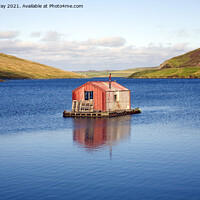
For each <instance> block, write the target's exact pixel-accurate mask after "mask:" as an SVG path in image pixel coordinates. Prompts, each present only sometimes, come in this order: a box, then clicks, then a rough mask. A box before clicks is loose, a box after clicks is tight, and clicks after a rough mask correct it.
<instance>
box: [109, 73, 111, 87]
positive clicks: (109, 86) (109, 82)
mask: <svg viewBox="0 0 200 200" xmlns="http://www.w3.org/2000/svg"><path fill="white" fill-rule="evenodd" d="M109 89H111V73H110V75H109Z"/></svg>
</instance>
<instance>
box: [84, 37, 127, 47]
mask: <svg viewBox="0 0 200 200" xmlns="http://www.w3.org/2000/svg"><path fill="white" fill-rule="evenodd" d="M125 43H126V41H125V39H124V38H122V37H104V38H100V39H94V38H90V39H89V40H87V41H86V44H88V45H95V46H103V47H118V46H123V45H124V44H125Z"/></svg>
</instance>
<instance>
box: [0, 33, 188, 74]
mask: <svg viewBox="0 0 200 200" xmlns="http://www.w3.org/2000/svg"><path fill="white" fill-rule="evenodd" d="M59 35H60V34H59V33H57V32H54V33H53V32H51V33H49V34H47V35H46V36H47V38H49V39H53V38H54V39H56V38H57V40H56V41H52V40H51V41H50V40H46V41H45V40H43V42H41V41H39V42H29V41H22V40H2V41H0V52H3V53H7V54H10V55H14V56H18V57H21V58H24V59H28V60H32V61H36V62H40V63H43V64H47V65H50V66H54V67H58V68H61V69H65V70H89V69H96V70H101V69H126V68H134V67H150V66H159V65H160V64H161V63H162V62H163V61H165V60H167V59H169V58H171V57H174V56H177V55H180V54H183V53H186V52H187V51H188V50H191V49H190V48H189V47H188V45H187V43H179V44H175V45H173V44H169V45H168V46H163V45H162V44H153V43H150V44H149V45H148V46H146V47H134V46H130V45H129V46H128V45H125V39H123V38H115V37H109V38H99V39H95V40H94V39H89V40H86V41H80V42H78V41H66V40H61V39H59ZM120 41H121V43H120ZM102 46H103V47H105V46H106V48H101V47H102Z"/></svg>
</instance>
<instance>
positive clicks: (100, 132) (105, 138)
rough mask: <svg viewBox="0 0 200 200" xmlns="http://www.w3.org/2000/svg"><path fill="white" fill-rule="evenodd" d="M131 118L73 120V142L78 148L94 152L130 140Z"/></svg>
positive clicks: (128, 116)
mask: <svg viewBox="0 0 200 200" xmlns="http://www.w3.org/2000/svg"><path fill="white" fill-rule="evenodd" d="M130 121H131V116H130V115H127V116H121V117H114V118H74V119H73V123H74V124H73V126H74V129H73V140H74V141H75V142H76V144H78V146H79V147H80V148H85V149H86V150H87V151H94V150H97V149H101V148H103V147H105V146H109V145H110V148H111V147H112V145H115V144H117V143H118V142H120V141H122V140H124V139H129V138H130V129H131V126H130Z"/></svg>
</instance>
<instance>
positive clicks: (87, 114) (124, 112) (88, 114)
mask: <svg viewBox="0 0 200 200" xmlns="http://www.w3.org/2000/svg"><path fill="white" fill-rule="evenodd" d="M138 113H141V110H140V109H139V108H135V109H130V110H119V111H112V112H101V111H94V112H74V111H66V110H64V112H63V117H94V118H95V117H99V118H101V117H116V116H122V115H131V114H138Z"/></svg>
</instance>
